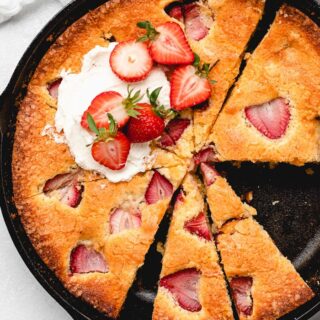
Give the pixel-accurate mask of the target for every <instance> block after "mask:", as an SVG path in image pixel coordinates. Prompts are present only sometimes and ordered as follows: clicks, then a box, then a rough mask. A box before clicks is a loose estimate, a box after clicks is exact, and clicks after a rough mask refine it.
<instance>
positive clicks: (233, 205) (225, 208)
mask: <svg viewBox="0 0 320 320" xmlns="http://www.w3.org/2000/svg"><path fill="white" fill-rule="evenodd" d="M200 170H201V173H202V176H203V180H204V184H205V186H206V194H207V202H208V204H209V208H210V212H211V217H212V220H213V222H214V224H215V226H216V228H217V229H219V228H221V227H222V225H223V224H224V223H226V222H227V221H228V220H231V219H239V218H244V217H250V216H252V215H255V214H256V213H257V212H256V210H255V209H254V208H253V207H251V206H249V205H248V204H246V203H243V202H242V201H241V199H240V197H238V195H237V194H236V193H235V192H234V190H233V189H232V187H231V186H230V184H229V183H228V181H227V179H226V178H224V177H222V176H221V175H220V174H219V172H218V171H217V170H216V168H215V166H214V165H213V164H210V163H206V162H203V163H201V164H200Z"/></svg>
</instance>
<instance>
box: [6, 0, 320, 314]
mask: <svg viewBox="0 0 320 320" xmlns="http://www.w3.org/2000/svg"><path fill="white" fill-rule="evenodd" d="M1 1H2V0H0V4H1ZM67 1H68V0H61V2H67ZM61 8H62V5H61V4H60V3H59V2H57V1H55V0H38V1H36V2H35V3H33V4H31V5H28V6H27V7H25V8H23V10H22V11H21V12H20V13H19V14H18V15H17V16H15V17H14V18H12V19H11V20H9V21H7V22H5V23H3V24H0V42H1V46H0V93H2V91H3V90H4V89H5V87H6V85H7V83H8V81H9V79H10V77H11V74H12V72H13V71H14V68H15V66H16V64H17V63H18V61H19V59H20V57H21V56H22V54H23V52H24V51H25V49H26V48H27V46H28V45H29V44H30V42H31V41H32V39H33V38H34V37H35V36H36V34H37V33H38V32H39V31H40V30H41V28H42V27H43V26H44V25H45V24H46V23H47V22H48V21H49V20H50V18H51V17H53V16H54V15H55V14H56V13H57V12H58V11H59V10H60V9H61ZM0 216H1V217H0V254H1V257H0V278H1V284H0V319H1V320H70V319H71V317H70V316H69V315H68V314H67V313H66V312H65V311H64V310H63V309H62V308H61V307H60V306H59V305H58V303H56V302H55V301H54V300H53V298H51V296H49V294H48V293H47V292H46V291H45V290H44V289H43V288H42V287H41V285H40V284H39V283H38V282H37V280H36V279H35V278H34V277H33V275H32V274H31V273H30V271H29V270H28V268H27V267H26V266H25V264H24V262H23V261H22V259H21V258H20V256H19V254H18V252H17V251H16V248H15V247H14V245H13V243H12V241H11V238H10V236H9V233H8V231H7V228H6V226H5V223H4V221H3V218H2V215H0ZM319 319H320V316H319V315H318V316H315V317H314V318H312V320H319Z"/></svg>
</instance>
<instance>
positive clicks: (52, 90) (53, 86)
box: [47, 78, 62, 100]
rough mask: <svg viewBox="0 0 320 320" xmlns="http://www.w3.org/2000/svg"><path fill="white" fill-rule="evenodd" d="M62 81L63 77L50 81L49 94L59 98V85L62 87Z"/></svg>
mask: <svg viewBox="0 0 320 320" xmlns="http://www.w3.org/2000/svg"><path fill="white" fill-rule="evenodd" d="M61 82H62V78H59V79H57V80H55V81H53V82H51V83H49V84H48V86H47V89H48V91H49V94H50V96H51V97H52V98H53V99H56V100H57V99H58V92H59V87H60V84H61Z"/></svg>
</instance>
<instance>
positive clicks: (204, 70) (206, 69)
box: [193, 53, 219, 84]
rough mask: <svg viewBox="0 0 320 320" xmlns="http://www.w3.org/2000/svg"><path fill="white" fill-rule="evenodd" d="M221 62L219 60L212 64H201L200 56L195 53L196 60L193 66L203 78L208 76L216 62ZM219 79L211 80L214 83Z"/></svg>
mask: <svg viewBox="0 0 320 320" xmlns="http://www.w3.org/2000/svg"><path fill="white" fill-rule="evenodd" d="M218 62H219V60H217V61H216V62H215V63H213V64H210V63H203V64H201V61H200V57H199V56H198V55H197V54H196V53H194V61H193V66H194V67H195V68H196V69H197V71H196V74H197V75H198V76H199V77H201V78H208V77H209V73H210V71H211V70H212V69H213V68H214V67H215V66H216V64H217V63H218ZM216 82H217V81H215V80H211V83H212V84H214V83H216Z"/></svg>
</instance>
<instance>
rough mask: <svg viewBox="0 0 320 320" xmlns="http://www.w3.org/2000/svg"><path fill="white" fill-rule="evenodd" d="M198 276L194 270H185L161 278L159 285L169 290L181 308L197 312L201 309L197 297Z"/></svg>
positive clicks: (198, 273)
mask: <svg viewBox="0 0 320 320" xmlns="http://www.w3.org/2000/svg"><path fill="white" fill-rule="evenodd" d="M200 276H201V273H200V272H199V271H198V270H196V269H195V268H191V269H185V270H181V271H178V272H175V273H172V274H170V275H168V276H165V277H163V278H162V279H161V280H160V282H159V285H160V287H163V288H166V289H167V290H169V292H170V293H171V294H172V296H173V297H174V299H175V300H176V301H177V302H178V304H179V306H180V307H181V308H183V309H185V310H188V311H190V312H198V311H200V310H201V309H202V306H201V304H200V301H199V297H198V287H199V280H200Z"/></svg>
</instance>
